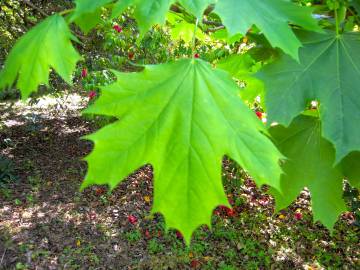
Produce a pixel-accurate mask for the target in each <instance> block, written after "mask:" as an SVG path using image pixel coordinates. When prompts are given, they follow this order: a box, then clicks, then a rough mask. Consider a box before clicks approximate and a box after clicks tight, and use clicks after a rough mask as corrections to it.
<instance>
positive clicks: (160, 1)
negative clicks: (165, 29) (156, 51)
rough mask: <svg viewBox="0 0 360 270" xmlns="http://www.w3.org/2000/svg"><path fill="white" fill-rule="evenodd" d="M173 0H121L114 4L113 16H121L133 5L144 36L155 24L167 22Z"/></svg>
mask: <svg viewBox="0 0 360 270" xmlns="http://www.w3.org/2000/svg"><path fill="white" fill-rule="evenodd" d="M173 2H174V1H173V0H146V1H142V0H130V1H129V0H126V1H121V0H119V1H118V2H117V3H116V4H115V6H114V9H113V13H112V17H117V16H119V15H120V14H121V13H122V12H123V11H124V10H125V9H126V8H127V7H128V6H133V7H134V17H135V19H136V21H137V23H138V26H139V31H140V37H142V36H144V34H145V33H146V31H148V30H149V29H150V27H151V26H153V25H154V24H164V23H165V19H166V14H167V12H168V11H169V9H170V6H171V4H172V3H173Z"/></svg>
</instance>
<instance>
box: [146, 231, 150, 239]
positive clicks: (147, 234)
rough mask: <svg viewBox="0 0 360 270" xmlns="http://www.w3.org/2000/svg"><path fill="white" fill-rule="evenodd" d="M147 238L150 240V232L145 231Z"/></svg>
mask: <svg viewBox="0 0 360 270" xmlns="http://www.w3.org/2000/svg"><path fill="white" fill-rule="evenodd" d="M145 237H146V238H150V232H149V231H148V230H146V231H145Z"/></svg>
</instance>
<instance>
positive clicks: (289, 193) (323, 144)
mask: <svg viewBox="0 0 360 270" xmlns="http://www.w3.org/2000/svg"><path fill="white" fill-rule="evenodd" d="M270 133H271V135H272V136H273V138H274V140H275V144H276V146H277V147H278V148H279V150H280V151H281V152H282V153H283V154H284V155H285V156H286V157H287V158H288V159H287V161H286V162H285V164H284V166H283V169H284V174H283V175H282V178H281V191H282V192H283V194H282V195H281V194H279V193H278V192H276V191H275V190H274V191H273V192H272V194H273V195H274V196H275V200H276V208H277V210H280V209H282V208H285V207H287V206H288V205H289V204H290V203H291V202H292V201H294V200H295V199H296V197H297V196H298V195H299V193H300V191H302V190H303V188H304V187H308V188H309V190H310V193H311V202H312V210H313V212H314V220H315V221H316V220H320V221H321V222H322V223H323V224H324V225H325V226H326V227H328V228H329V229H330V230H331V229H332V227H333V225H334V223H335V221H336V220H337V218H338V216H339V215H340V213H341V212H343V211H345V210H346V207H345V203H344V200H343V199H342V185H343V183H342V180H343V177H342V173H341V168H340V167H339V166H338V167H333V164H334V161H335V151H334V148H333V146H332V145H331V143H330V142H328V141H326V140H325V139H323V138H322V137H321V122H320V121H319V119H317V118H315V117H311V116H299V117H297V118H296V119H295V120H294V121H293V122H292V123H291V125H290V126H289V127H288V128H284V127H282V126H275V127H272V128H271V129H270ZM299 164H301V166H299Z"/></svg>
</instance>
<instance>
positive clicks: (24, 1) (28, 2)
mask: <svg viewBox="0 0 360 270" xmlns="http://www.w3.org/2000/svg"><path fill="white" fill-rule="evenodd" d="M21 1H22V2H23V3H24V4H26V5H28V6H29V7H31V8H32V9H35V10H36V11H37V12H39V13H40V14H41V15H43V16H45V17H48V16H49V15H48V14H47V13H46V12H45V11H43V10H42V9H41V8H39V7H37V6H35V5H34V4H33V3H31V2H30V1H28V0H21Z"/></svg>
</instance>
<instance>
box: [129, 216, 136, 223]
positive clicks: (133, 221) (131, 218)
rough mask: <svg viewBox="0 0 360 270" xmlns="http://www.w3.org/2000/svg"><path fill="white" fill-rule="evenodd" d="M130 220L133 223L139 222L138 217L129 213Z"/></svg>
mask: <svg viewBox="0 0 360 270" xmlns="http://www.w3.org/2000/svg"><path fill="white" fill-rule="evenodd" d="M128 221H129V222H130V223H131V224H136V222H137V218H136V217H135V216H133V215H129V216H128Z"/></svg>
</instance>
